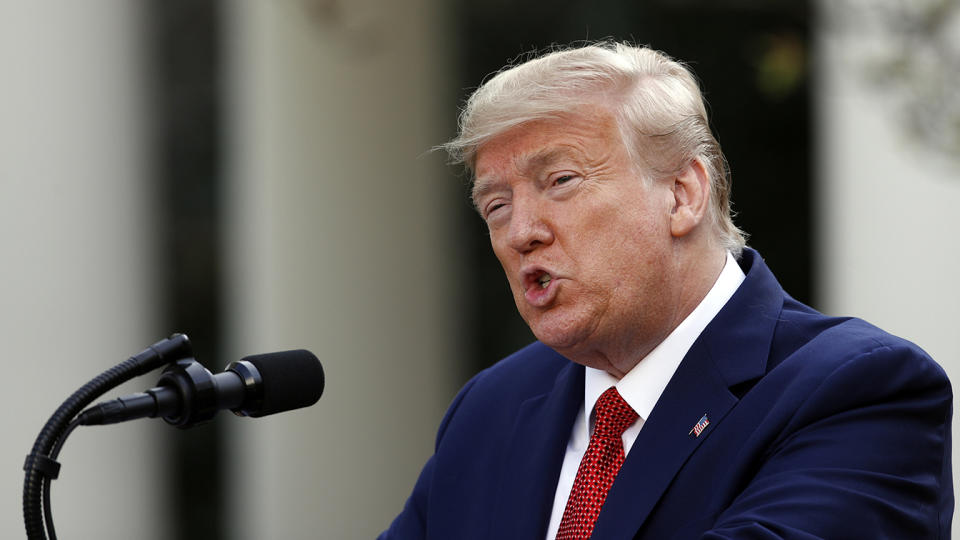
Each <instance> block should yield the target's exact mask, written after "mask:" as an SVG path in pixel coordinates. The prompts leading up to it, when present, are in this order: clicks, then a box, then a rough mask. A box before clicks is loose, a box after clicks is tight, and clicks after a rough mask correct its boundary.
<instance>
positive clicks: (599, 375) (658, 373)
mask: <svg viewBox="0 0 960 540" xmlns="http://www.w3.org/2000/svg"><path fill="white" fill-rule="evenodd" d="M744 278H745V276H744V274H743V270H741V269H740V265H738V264H737V261H736V260H735V259H734V258H733V255H731V254H730V253H727V261H726V263H725V264H724V266H723V270H721V272H720V276H719V277H718V278H717V281H716V282H715V283H714V284H713V287H712V288H711V289H710V291H709V292H708V293H707V295H706V296H705V297H704V298H703V300H702V301H701V302H700V304H699V305H697V307H696V308H694V310H693V311H692V312H690V315H687V318H685V319H684V320H683V321H682V322H681V323H680V324H679V325H678V326H677V327H676V328H674V330H673V332H670V335H668V336H667V337H666V339H664V340H663V341H662V342H660V344H659V345H657V346H656V347H655V348H654V349H653V350H652V351H650V354H648V355H647V356H646V357H644V359H643V360H641V361H640V362H638V363H637V365H636V366H634V367H633V369H631V370H630V371H628V372H627V373H626V375H624V376H623V378H621V379H620V380H619V381H618V380H617V379H616V378H615V377H614V376H613V375H610V374H609V373H607V372H606V371H603V370H599V369H594V368H589V367H588V368H586V375H585V378H584V394H583V396H584V397H583V405H581V406H580V412H578V413H577V418H576V420H574V422H573V431H572V432H571V433H570V439H569V442H568V443H567V453H566V455H565V456H564V458H563V466H562V467H561V469H560V480H559V481H558V482H557V490H556V493H555V495H554V497H553V512H552V513H551V515H550V524H549V526H548V527H547V539H548V540H551V539H553V538H556V536H557V531H558V530H559V529H560V520H561V519H562V518H563V510H564V508H565V507H566V506H567V497H568V496H569V495H570V490H571V489H572V488H573V482H574V480H575V479H576V476H577V469H578V468H579V467H580V460H581V459H583V454H584V453H585V452H586V451H587V444H588V443H589V442H590V433H592V431H593V424H594V414H593V406H594V405H595V404H596V403H597V399H599V398H600V394H602V393H603V392H604V391H606V389H607V388H610V387H611V386H616V387H617V391H618V392H620V395H621V396H623V399H624V400H625V401H626V402H627V403H628V404H629V405H630V406H631V407H633V410H635V411H637V414H638V415H639V416H640V417H639V418H638V419H637V421H636V422H634V423H633V425H631V426H630V427H629V428H627V430H626V431H624V432H623V451H624V453H625V454H629V453H630V449H631V448H632V447H633V443H634V441H636V440H637V435H638V434H639V433H640V429H642V428H643V423H644V421H645V420H646V419H647V418H649V417H650V412H651V411H652V410H653V406H654V405H656V403H657V400H659V399H660V395H661V394H662V393H663V389H664V388H666V386H667V383H668V382H670V378H671V377H673V373H674V372H675V371H676V370H677V368H678V367H679V366H680V362H681V361H682V360H683V357H684V356H685V355H686V354H687V351H688V350H690V347H691V346H692V345H693V342H694V341H696V340H697V338H698V337H699V336H700V333H701V332H703V329H704V328H706V327H707V325H708V324H710V321H712V320H713V318H714V317H715V316H716V315H717V313H719V312H720V309H721V308H723V306H724V304H726V303H727V300H730V297H731V296H733V293H734V292H736V290H737V288H738V287H739V286H740V284H741V283H742V282H743V280H744ZM586 411H590V415H589V416H588V415H587V412H586Z"/></svg>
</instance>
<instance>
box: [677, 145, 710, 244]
mask: <svg viewBox="0 0 960 540" xmlns="http://www.w3.org/2000/svg"><path fill="white" fill-rule="evenodd" d="M673 202H674V206H673V209H672V210H671V212H670V232H671V234H673V236H674V237H678V238H679V237H682V236H686V235H688V234H690V233H691V232H692V231H693V230H694V229H695V228H696V227H697V225H699V224H700V222H702V221H703V218H704V216H705V215H706V213H707V205H708V204H709V202H710V177H709V175H708V174H707V170H706V168H705V167H704V166H703V162H702V161H701V160H700V158H699V157H697V158H694V159H693V161H691V162H690V164H688V165H687V166H686V167H685V168H684V169H683V170H682V171H681V172H680V174H678V175H677V176H676V177H675V178H674V181H673Z"/></svg>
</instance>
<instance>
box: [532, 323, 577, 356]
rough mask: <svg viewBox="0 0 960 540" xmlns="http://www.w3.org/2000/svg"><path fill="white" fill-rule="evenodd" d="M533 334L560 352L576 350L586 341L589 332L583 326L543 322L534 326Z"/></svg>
mask: <svg viewBox="0 0 960 540" xmlns="http://www.w3.org/2000/svg"><path fill="white" fill-rule="evenodd" d="M531 327H532V328H533V335H534V336H536V338H537V339H539V340H540V341H541V342H542V343H543V344H544V345H546V346H547V347H550V348H551V349H554V350H555V351H557V352H559V353H560V354H564V356H566V354H565V353H564V351H575V350H577V349H578V348H580V347H581V346H582V345H583V344H584V342H585V341H586V338H587V336H588V335H589V332H588V331H586V329H585V328H584V327H582V326H559V327H558V326H556V325H545V324H541V325H538V326H537V327H533V326H532V325H531Z"/></svg>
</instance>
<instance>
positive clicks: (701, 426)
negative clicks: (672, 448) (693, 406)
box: [687, 413, 710, 437]
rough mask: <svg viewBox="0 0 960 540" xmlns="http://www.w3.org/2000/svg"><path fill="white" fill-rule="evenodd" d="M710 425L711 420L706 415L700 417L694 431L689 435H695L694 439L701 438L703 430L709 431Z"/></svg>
mask: <svg viewBox="0 0 960 540" xmlns="http://www.w3.org/2000/svg"><path fill="white" fill-rule="evenodd" d="M709 425H710V419H709V418H707V415H706V413H704V415H703V416H701V417H700V420H698V421H697V423H696V424H695V425H694V426H693V429H691V430H690V433H687V435H693V436H694V437H699V436H700V434H701V433H703V430H705V429H707V426H709Z"/></svg>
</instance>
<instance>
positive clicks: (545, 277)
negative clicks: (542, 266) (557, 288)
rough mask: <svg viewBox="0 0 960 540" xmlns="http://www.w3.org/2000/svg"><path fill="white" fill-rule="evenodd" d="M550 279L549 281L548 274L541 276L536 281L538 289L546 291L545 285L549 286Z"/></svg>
mask: <svg viewBox="0 0 960 540" xmlns="http://www.w3.org/2000/svg"><path fill="white" fill-rule="evenodd" d="M550 279H551V278H550V274H543V275H542V276H540V279H539V280H538V281H539V282H540V288H541V289H546V288H547V285H549V284H550Z"/></svg>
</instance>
